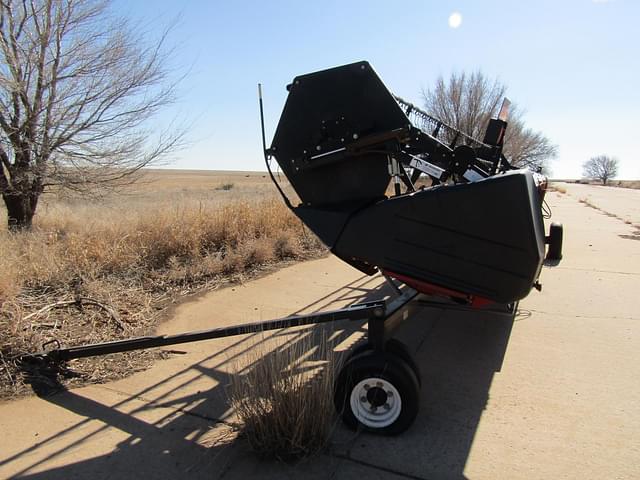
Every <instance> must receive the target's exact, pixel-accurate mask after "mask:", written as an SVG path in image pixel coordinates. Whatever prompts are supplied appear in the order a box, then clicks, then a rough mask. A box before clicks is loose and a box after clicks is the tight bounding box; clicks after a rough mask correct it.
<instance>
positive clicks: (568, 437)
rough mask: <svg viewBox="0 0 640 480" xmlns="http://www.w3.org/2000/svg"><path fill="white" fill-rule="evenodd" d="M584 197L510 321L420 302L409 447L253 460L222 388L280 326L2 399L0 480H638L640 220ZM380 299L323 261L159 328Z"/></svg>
mask: <svg viewBox="0 0 640 480" xmlns="http://www.w3.org/2000/svg"><path fill="white" fill-rule="evenodd" d="M581 187H583V186H581ZM584 188H598V187H584ZM583 193H584V191H583V190H581V192H580V193H578V194H574V193H573V192H572V191H571V190H570V191H568V193H567V194H560V193H550V194H549V198H548V201H549V203H550V205H551V207H552V209H553V212H554V220H556V221H561V222H563V223H564V224H565V248H564V252H565V258H564V260H563V261H562V263H560V265H558V266H555V267H547V268H545V270H544V271H543V274H542V277H541V281H542V283H543V291H542V293H538V292H535V291H534V292H532V293H531V294H530V296H529V297H528V298H527V299H525V300H524V301H523V302H521V303H520V310H519V313H518V315H517V316H516V318H515V321H511V320H509V319H506V318H505V317H499V316H495V315H489V314H480V313H468V312H458V311H453V310H441V309H434V308H423V309H422V310H421V311H419V312H418V313H417V314H416V315H415V317H414V318H413V320H412V321H409V322H406V323H405V325H404V326H403V329H402V330H401V331H400V332H399V337H400V338H401V339H402V340H404V341H405V342H406V343H407V344H408V345H409V347H410V348H411V349H412V350H413V351H414V352H415V355H416V359H417V361H418V363H419V364H420V365H421V368H422V392H421V398H422V400H421V409H420V413H419V415H418V418H417V420H416V422H415V424H414V425H413V426H412V428H411V429H410V430H408V431H407V432H406V433H404V434H403V435H401V436H398V437H392V438H383V437H377V436H372V435H370V434H366V433H353V432H350V431H347V430H345V429H343V428H342V426H341V425H340V424H339V423H337V424H336V429H335V432H334V435H333V440H332V444H331V446H330V448H329V449H328V451H327V452H326V453H324V454H322V455H319V456H317V457H315V458H313V459H311V460H307V461H304V462H302V463H299V464H297V465H284V464H280V463H275V462H266V461H260V460H258V459H256V457H255V456H254V455H253V454H252V453H251V452H250V450H249V448H248V446H247V444H246V442H245V441H244V440H243V439H242V438H238V436H237V433H236V429H235V428H234V426H233V421H234V420H233V415H232V412H230V411H229V409H228V406H227V401H226V396H225V385H226V384H228V381H229V376H230V375H233V371H234V363H235V362H236V361H237V358H239V357H240V356H243V355H245V354H246V353H247V351H248V350H250V349H252V348H256V345H259V344H260V343H269V342H273V341H274V338H277V339H278V340H279V343H282V342H283V341H286V342H290V343H291V342H296V341H297V340H298V339H299V338H301V337H302V336H304V335H307V334H308V333H309V332H308V330H306V329H302V330H291V331H279V332H275V333H272V334H269V335H267V334H265V335H261V336H245V337H234V338H227V339H221V340H214V341H208V342H201V343H197V344H189V345H181V346H179V347H178V348H177V349H176V350H180V351H182V353H180V354H174V355H172V357H171V358H170V359H168V360H165V361H162V362H159V363H158V364H156V365H155V366H154V367H153V368H151V369H150V370H148V371H145V372H142V373H138V374H135V375H133V376H131V377H129V378H127V379H125V380H122V381H118V382H114V383H109V384H104V385H94V386H89V387H85V388H80V389H76V390H73V391H68V392H63V393H59V394H56V395H53V396H50V397H47V398H38V397H31V398H26V399H22V400H18V401H14V402H9V403H4V404H2V405H0V432H2V436H1V437H0V477H1V478H43V479H44V478H46V479H72V478H91V479H92V480H99V479H107V478H149V479H152V478H153V479H155V478H157V479H168V478H195V479H199V478H203V479H204V478H206V479H215V478H225V479H235V478H238V479H240V478H302V477H304V478H306V479H308V480H311V479H315V478H318V479H320V478H362V477H365V476H366V478H370V479H376V478H381V479H383V478H384V479H402V478H419V479H437V478H453V479H460V478H473V479H496V478H510V479H517V478H523V479H525V478H526V479H532V478H554V479H558V478H580V479H582V478H620V479H622V478H629V479H632V478H640V461H639V460H638V459H640V382H639V381H638V380H639V379H640V336H639V335H638V332H637V328H638V325H639V324H638V320H640V316H639V315H638V313H637V309H636V305H635V300H636V297H637V296H638V295H639V293H640V288H639V286H640V282H639V279H640V242H638V241H637V239H638V238H639V237H638V236H637V234H636V232H637V229H636V228H635V227H634V226H633V223H636V224H640V215H638V213H637V210H633V208H632V209H629V208H628V203H629V202H633V199H634V198H636V197H635V196H636V195H637V193H636V192H635V191H628V190H620V192H616V198H617V199H618V200H616V201H612V200H611V199H610V198H608V197H607V198H608V200H607V210H606V211H607V212H609V213H610V214H609V215H607V214H606V213H605V212H603V211H599V210H596V209H594V208H591V207H589V206H588V205H587V204H585V203H581V202H580V201H579V200H580V197H581V196H583ZM600 194H601V192H600V191H598V195H600ZM593 198H594V200H593V202H597V200H596V199H595V196H594V197H593ZM602 208H603V209H604V207H602ZM616 209H618V210H616ZM629 210H631V211H630V212H629ZM634 211H635V212H636V213H634ZM618 212H619V213H618ZM612 214H615V215H617V216H613V215H612ZM625 215H630V217H626V216H625ZM625 221H628V222H631V223H625ZM387 293H388V292H386V291H385V290H384V289H383V288H382V286H381V281H380V279H379V278H369V277H363V276H362V275H361V274H359V272H356V271H355V270H353V269H351V268H350V267H348V266H346V265H344V264H342V263H341V262H339V261H338V260H336V259H335V258H327V259H323V260H318V261H312V262H306V263H303V264H298V265H294V266H292V267H289V268H286V269H284V270H281V271H279V272H277V273H274V274H271V275H269V276H267V277H264V278H261V279H258V280H256V281H252V282H249V283H247V284H245V285H241V286H237V287H234V288H229V289H225V290H221V291H216V292H212V293H210V294H207V295H205V296H202V297H200V298H199V299H197V300H195V301H193V302H190V303H187V304H184V305H182V306H180V307H179V308H178V309H177V310H176V312H175V315H174V318H173V319H172V320H171V321H169V322H167V323H166V324H164V325H162V328H161V332H160V333H176V332H180V331H185V330H192V329H200V328H209V327H212V326H215V325H225V324H228V325H230V324H234V323H242V322H250V321H256V320H260V319H268V318H275V317H278V316H282V315H287V314H290V313H293V312H298V311H312V310H318V309H326V308H334V307H336V306H340V305H345V304H349V303H354V302H358V301H361V300H362V299H375V298H380V297H381V296H384V295H386V294H387ZM363 327H364V325H362V324H357V325H353V324H346V323H343V324H339V325H334V326H332V327H331V331H335V332H336V333H335V335H334V338H333V339H332V342H333V344H334V346H335V347H336V348H337V349H338V350H345V349H347V348H348V347H349V346H350V345H351V344H353V343H354V342H355V341H356V340H357V339H358V338H360V337H362V335H364V329H363ZM314 328H316V329H317V328H320V327H314Z"/></svg>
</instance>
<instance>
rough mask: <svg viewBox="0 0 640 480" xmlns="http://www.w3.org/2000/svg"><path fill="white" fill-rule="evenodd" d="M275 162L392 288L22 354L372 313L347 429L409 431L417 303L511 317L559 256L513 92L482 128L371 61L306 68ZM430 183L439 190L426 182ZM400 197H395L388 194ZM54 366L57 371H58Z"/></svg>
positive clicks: (361, 264)
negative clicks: (508, 148) (410, 338)
mask: <svg viewBox="0 0 640 480" xmlns="http://www.w3.org/2000/svg"><path fill="white" fill-rule="evenodd" d="M287 89H288V91H289V94H288V97H287V100H286V103H285V106H284V110H283V112H282V115H281V117H280V121H279V123H278V126H277V129H276V132H275V135H274V138H273V142H272V144H271V146H270V147H268V148H267V145H266V138H265V129H264V115H263V103H262V91H261V87H260V86H259V92H260V95H259V97H260V99H259V102H260V118H261V127H262V143H263V150H264V156H265V161H266V165H267V169H268V171H269V174H270V177H271V179H272V180H273V182H274V184H275V186H276V188H277V190H278V192H279V193H280V195H281V196H282V198H283V200H284V202H285V204H286V205H287V206H288V207H289V208H290V209H291V210H292V211H293V212H294V213H295V214H296V215H297V216H298V217H299V218H300V219H301V220H302V222H303V223H304V224H305V225H307V226H308V227H309V229H311V230H312V231H313V232H314V233H315V234H316V235H317V236H318V237H319V238H320V239H321V240H322V241H323V242H324V243H325V244H326V245H327V246H328V247H329V248H330V249H331V251H332V252H333V253H334V254H335V255H336V256H338V257H339V258H340V259H342V260H344V261H345V262H347V263H348V264H350V265H352V266H353V267H355V268H357V269H358V270H361V271H362V272H365V273H366V274H369V275H373V274H377V273H381V274H382V275H383V276H384V277H385V279H386V281H387V282H388V284H389V285H390V286H391V287H392V291H393V292H394V296H393V297H391V298H389V299H386V300H380V301H373V302H367V303H361V304H356V305H352V306H349V307H347V308H343V309H339V310H333V311H327V312H317V313H312V314H308V315H295V316H289V317H284V318H279V319H274V320H268V321H264V322H257V323H251V324H244V325H236V326H231V327H223V328H213V329H210V330H203V331H197V332H189V333H183V334H178V335H160V336H148V337H139V338H133V339H127V340H117V341H112V342H105V343H99V344H93V345H84V346H75V347H64V348H63V347H62V346H61V345H59V344H58V343H57V342H49V344H48V345H46V346H45V347H43V350H46V347H50V346H51V345H53V346H54V348H53V349H50V350H48V351H43V352H40V353H35V354H28V355H24V356H23V357H22V359H21V360H22V362H23V363H24V364H27V363H28V364H33V363H35V364H37V365H39V364H45V365H48V366H51V365H54V367H55V366H56V365H58V364H59V363H61V362H66V361H68V360H71V359H74V358H82V357H90V356H98V355H106V354H110V353H116V352H125V351H131V350H139V349H145V348H153V347H163V346H169V345H176V344H180V343H187V342H195V341H202V340H210V339H215V338H221V337H228V336H233V335H243V334H248V333H254V332H261V331H266V330H273V329H281V328H288V327H296V326H302V325H311V324H319V323H332V322H337V321H341V320H352V321H367V323H368V330H367V341H366V342H365V343H363V344H362V345H360V346H359V347H357V348H355V349H354V350H353V351H352V352H350V354H349V356H348V357H347V359H346V361H345V362H344V363H343V366H342V368H341V370H340V372H339V373H338V375H337V378H336V383H335V387H334V392H333V395H334V403H335V406H336V410H337V411H338V414H339V415H340V416H341V417H342V420H343V421H344V423H345V424H346V425H347V426H348V427H350V428H365V429H367V430H369V431H372V432H375V433H381V434H388V435H393V434H398V433H401V432H403V431H405V430H406V429H407V428H409V427H410V426H411V424H412V423H413V421H414V419H415V417H416V415H417V413H418V408H419V397H420V372H419V366H418V365H417V363H416V361H415V360H414V359H413V358H412V355H411V353H410V352H409V350H408V348H407V347H406V346H405V345H404V344H402V343H401V342H399V341H398V340H396V339H395V338H393V333H394V331H395V330H396V328H397V327H398V326H399V325H400V324H401V323H402V322H403V321H405V320H407V319H409V318H411V314H412V313H413V311H414V310H415V309H417V308H420V307H422V306H425V305H433V301H434V300H433V299H434V297H437V298H438V301H437V302H436V303H435V305H436V306H438V308H455V309H463V310H480V311H485V312H492V313H493V314H495V315H509V316H513V315H515V313H516V309H517V304H518V301H519V300H520V299H522V298H524V297H525V296H526V295H527V294H528V293H529V292H530V291H531V289H532V288H538V289H540V283H539V281H538V277H539V275H540V271H541V269H542V265H543V260H544V257H545V245H548V248H547V253H546V259H547V260H548V261H551V262H558V261H559V260H560V259H561V257H562V225H560V224H552V225H551V229H550V233H549V235H546V236H545V233H544V224H543V208H544V207H543V203H544V194H545V191H546V186H547V182H546V178H545V177H543V176H542V175H540V174H537V173H534V172H531V171H529V170H525V169H517V168H514V167H512V166H511V164H510V163H509V161H508V160H507V158H505V156H504V155H503V153H502V147H503V142H504V134H505V131H506V128H507V122H506V111H507V107H508V101H505V103H503V108H502V110H501V113H500V115H499V117H498V118H496V119H491V120H490V121H489V123H488V127H487V131H486V134H485V137H484V138H483V139H482V140H478V139H474V138H471V137H469V136H467V135H465V134H464V133H463V132H459V131H457V130H456V129H454V128H452V127H450V126H448V125H446V124H445V123H443V122H441V121H440V120H438V119H436V118H434V117H432V116H430V115H429V114H428V113H426V112H424V111H422V110H420V109H418V108H417V107H415V106H413V105H411V104H410V103H408V102H406V101H404V100H403V99H401V98H400V97H397V96H394V95H393V94H391V93H390V92H389V91H388V90H387V88H386V87H385V86H384V84H383V83H382V81H381V80H380V79H379V78H378V76H377V75H376V73H375V72H374V71H373V69H372V68H371V66H370V65H369V64H368V63H367V62H357V63H353V64H349V65H344V66H341V67H336V68H332V69H329V70H323V71H320V72H315V73H311V74H307V75H301V76H298V77H296V78H295V79H294V80H293V82H292V83H291V84H290V85H289V86H288V87H287ZM273 159H275V160H276V161H277V163H278V164H279V166H280V168H281V169H282V171H283V172H284V174H285V176H286V177H287V179H288V181H289V182H290V184H291V187H293V189H294V190H295V192H296V194H297V196H298V197H299V199H300V203H299V204H298V205H295V206H294V205H293V203H292V202H291V200H290V199H289V198H288V196H287V195H286V194H285V188H286V187H284V186H283V185H281V184H280V183H279V182H278V181H277V180H276V177H275V175H274V174H273V171H272V168H271V161H272V160H273ZM424 179H426V181H427V182H426V183H427V184H428V186H420V187H418V186H417V185H418V183H419V181H421V180H424ZM389 189H390V190H392V193H391V194H390V195H389V194H387V192H388V190H389ZM54 371H55V369H54Z"/></svg>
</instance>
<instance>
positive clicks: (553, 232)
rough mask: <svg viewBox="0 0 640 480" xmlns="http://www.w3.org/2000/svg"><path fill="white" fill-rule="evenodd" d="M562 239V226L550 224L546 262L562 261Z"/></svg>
mask: <svg viewBox="0 0 640 480" xmlns="http://www.w3.org/2000/svg"><path fill="white" fill-rule="evenodd" d="M562 237H563V228H562V224H561V223H555V222H554V223H552V224H551V226H550V227H549V237H548V243H549V249H548V250H547V258H546V259H547V260H551V261H557V260H561V259H562Z"/></svg>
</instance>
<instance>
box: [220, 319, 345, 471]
mask: <svg viewBox="0 0 640 480" xmlns="http://www.w3.org/2000/svg"><path fill="white" fill-rule="evenodd" d="M316 337H318V335H313V334H312V333H311V331H306V332H305V333H303V334H302V335H301V336H300V337H299V338H298V339H296V340H295V341H293V342H289V343H286V344H281V345H278V346H277V347H276V348H275V349H273V350H269V349H268V343H266V342H261V343H260V344H258V345H256V347H255V348H253V349H252V350H251V351H250V353H249V354H248V355H247V357H248V360H249V365H248V366H246V367H244V368H237V369H236V370H237V371H236V372H235V374H234V375H232V376H231V385H230V387H229V390H228V395H229V400H230V403H231V406H232V407H233V409H234V411H235V413H236V415H237V416H238V419H239V420H240V422H241V423H242V430H243V433H244V434H245V436H246V438H247V440H248V442H249V444H250V445H251V447H252V448H253V450H254V451H255V452H256V453H257V454H258V455H259V456H260V457H262V458H267V459H277V460H282V461H292V460H297V459H300V458H302V457H307V456H310V455H313V454H315V453H317V452H319V451H320V450H322V449H323V448H324V447H325V446H326V444H327V443H328V441H329V437H330V434H331V431H332V428H333V426H334V425H335V422H336V420H335V413H334V409H333V401H332V399H333V384H334V381H335V372H336V371H337V368H336V365H335V364H336V358H337V355H336V354H335V353H334V351H333V349H332V348H331V347H330V346H329V344H328V342H327V338H326V336H320V337H321V338H320V339H317V338H316Z"/></svg>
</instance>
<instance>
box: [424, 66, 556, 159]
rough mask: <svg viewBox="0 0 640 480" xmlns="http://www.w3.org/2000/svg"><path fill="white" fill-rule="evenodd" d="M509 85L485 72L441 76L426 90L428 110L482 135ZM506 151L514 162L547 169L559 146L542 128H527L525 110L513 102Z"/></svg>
mask: <svg viewBox="0 0 640 480" xmlns="http://www.w3.org/2000/svg"><path fill="white" fill-rule="evenodd" d="M506 92H507V87H506V86H505V85H504V84H502V83H500V82H499V81H498V80H490V79H489V78H487V77H486V76H485V75H484V74H483V73H482V72H480V71H476V72H473V73H471V74H470V75H469V74H467V73H464V72H462V73H460V74H456V73H453V74H452V75H451V77H450V78H449V80H445V79H444V78H443V77H442V76H440V77H439V78H438V79H437V81H436V84H435V86H434V87H433V88H432V89H430V90H426V91H424V92H423V98H424V102H425V107H426V110H427V112H428V113H430V114H431V115H433V116H434V117H436V118H438V119H439V120H442V121H443V122H445V123H447V124H449V125H451V126H452V127H454V128H456V129H458V130H460V131H462V132H463V133H466V134H467V135H470V136H472V137H474V138H480V139H482V138H483V137H484V132H485V130H486V128H487V124H488V123H489V119H491V118H492V117H495V116H497V114H498V109H499V108H500V106H501V104H502V99H503V98H504V97H505V94H506ZM508 122H509V126H508V127H507V133H506V136H505V145H504V154H505V156H506V157H507V158H508V159H509V160H510V161H511V163H512V164H513V165H516V166H520V167H530V168H531V169H533V170H537V169H540V168H541V169H543V170H548V163H547V162H548V160H549V159H551V158H554V157H555V156H556V154H557V147H556V146H555V145H553V144H552V143H551V141H550V140H549V139H548V138H547V137H545V136H544V135H543V134H542V133H540V132H535V131H533V130H531V129H530V128H527V127H526V126H525V124H524V120H523V118H522V112H521V111H519V110H518V108H517V107H516V106H515V104H512V105H511V111H510V113H509V118H508Z"/></svg>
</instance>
